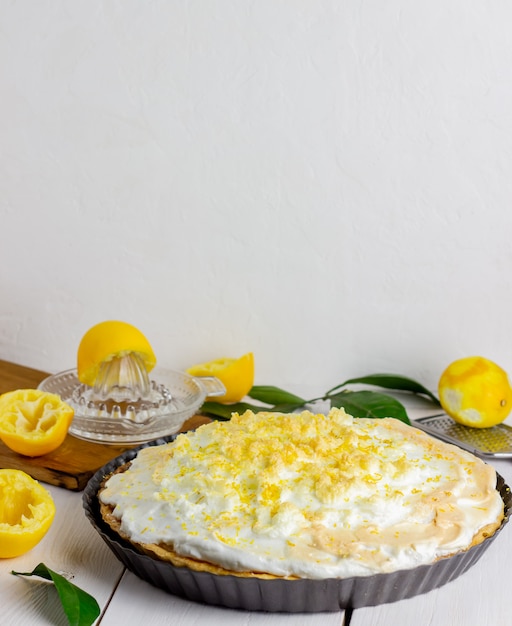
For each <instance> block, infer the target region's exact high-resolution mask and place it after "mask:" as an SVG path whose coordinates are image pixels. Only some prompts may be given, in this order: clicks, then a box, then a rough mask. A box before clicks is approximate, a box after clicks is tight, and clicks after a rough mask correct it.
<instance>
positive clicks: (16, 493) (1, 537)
mask: <svg viewBox="0 0 512 626" xmlns="http://www.w3.org/2000/svg"><path fill="white" fill-rule="evenodd" d="M54 517H55V504H54V502H53V499H52V496H51V494H50V492H49V491H47V490H46V489H45V488H44V487H42V486H41V485H40V484H39V483H38V482H37V480H34V479H33V478H32V477H31V476H29V475H28V474H26V473H25V472H22V471H21V470H15V469H0V558H2V559H10V558H13V557H15V556H20V555H21V554H25V552H28V551H29V550H32V548H33V547H34V546H35V545H36V544H38V543H39V542H40V541H41V539H42V538H43V537H44V536H45V535H46V533H47V532H48V529H49V528H50V526H51V524H52V522H53V518H54Z"/></svg>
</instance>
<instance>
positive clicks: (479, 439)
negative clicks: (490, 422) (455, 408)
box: [412, 413, 512, 459]
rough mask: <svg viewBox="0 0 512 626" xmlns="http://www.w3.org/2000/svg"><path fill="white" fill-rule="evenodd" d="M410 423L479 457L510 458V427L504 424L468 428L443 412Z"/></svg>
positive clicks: (511, 433) (511, 432) (511, 450)
mask: <svg viewBox="0 0 512 626" xmlns="http://www.w3.org/2000/svg"><path fill="white" fill-rule="evenodd" d="M412 425H413V426H417V427H418V428H420V429H421V430H424V431H425V432H426V433H429V434H430V435H433V436H434V437H437V438H438V439H442V440H444V441H447V442H448V443H453V444H455V445H457V446H459V447H460V448H464V449H465V450H468V451H469V452H473V454H476V455H477V456H480V457H484V458H493V459H508V458H512V427H510V426H507V425H506V424H498V425H497V426H491V427H490V428H470V427H469V426H463V425H462V424H457V422H454V421H453V420H452V418H451V417H450V416H449V415H446V413H443V414H442V415H432V416H431V417H420V418H419V419H417V420H414V421H413V422H412Z"/></svg>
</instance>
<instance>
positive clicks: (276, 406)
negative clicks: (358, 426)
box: [201, 374, 440, 424]
mask: <svg viewBox="0 0 512 626" xmlns="http://www.w3.org/2000/svg"><path fill="white" fill-rule="evenodd" d="M347 385H369V386H373V387H381V388H384V389H390V390H394V391H401V392H407V393H412V394H415V395H419V396H422V397H425V398H426V399H427V400H429V401H430V402H432V403H434V404H435V405H436V406H440V402H439V400H438V399H437V398H436V396H435V395H434V394H433V393H432V392H431V391H429V390H428V389H427V388H426V387H424V386H423V385H421V384H420V383H418V382H416V381H415V380H413V379H412V378H407V377H406V376H399V375H397V374H371V375H370V376H363V377H361V378H350V379H349V380H346V381H345V382H343V383H341V384H340V385H336V387H333V388H332V389H330V390H329V391H327V392H326V393H325V395H323V396H320V397H319V398H312V399H310V400H307V399H305V398H301V397H300V396H297V395H295V394H293V393H289V392H288V391H285V390H284V389H280V388H279V387H274V386H271V385H255V386H254V387H253V388H252V389H251V390H250V392H249V394H248V396H249V398H251V399H252V400H255V401H256V402H257V403H258V404H253V403H251V402H236V403H234V404H221V403H220V402H213V401H206V402H205V403H204V404H203V406H202V407H201V412H202V413H203V414H205V415H207V416H209V417H212V418H214V419H218V420H229V419H230V418H231V414H232V413H235V412H236V413H243V412H244V411H246V410H251V411H253V412H254V413H258V412H261V411H275V412H279V413H293V412H294V411H297V410H298V409H301V408H302V407H304V405H306V404H311V403H313V402H317V401H319V400H325V401H329V402H330V405H331V407H337V408H343V409H345V410H346V411H347V413H350V415H352V416H354V417H370V418H382V417H395V418H396V419H399V420H400V421H402V422H405V423H406V424H409V423H410V420H409V417H408V415H407V411H406V409H405V407H404V405H403V404H402V403H401V402H399V401H398V400H397V399H396V398H394V397H392V396H390V395H388V394H385V393H382V392H376V391H370V390H367V389H362V390H356V391H354V390H351V389H347V388H346V387H347Z"/></svg>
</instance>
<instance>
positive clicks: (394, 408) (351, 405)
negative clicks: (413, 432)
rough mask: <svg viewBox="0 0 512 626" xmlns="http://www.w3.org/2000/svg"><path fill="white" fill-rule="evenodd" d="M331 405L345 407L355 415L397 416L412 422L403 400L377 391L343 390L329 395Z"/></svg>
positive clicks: (403, 420)
mask: <svg viewBox="0 0 512 626" xmlns="http://www.w3.org/2000/svg"><path fill="white" fill-rule="evenodd" d="M329 399H330V401H331V406H335V407H337V408H344V409H345V411H346V412H347V413H349V414H350V415H352V416H353V417H375V418H381V417H395V418H396V419H399V420H400V421H401V422H405V423H406V424H410V420H409V417H408V416H407V411H406V410H405V407H404V406H403V404H402V403H401V402H399V401H398V400H396V399H395V398H392V397H391V396H388V395H385V394H383V393H377V392H375V391H348V390H347V391H342V392H340V393H337V394H335V395H332V396H329Z"/></svg>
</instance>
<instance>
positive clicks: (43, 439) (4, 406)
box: [0, 389, 75, 457]
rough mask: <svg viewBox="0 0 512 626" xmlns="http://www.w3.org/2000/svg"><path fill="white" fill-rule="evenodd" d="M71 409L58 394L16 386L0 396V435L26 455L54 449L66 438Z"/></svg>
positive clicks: (13, 447) (71, 415)
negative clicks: (13, 389)
mask: <svg viewBox="0 0 512 626" xmlns="http://www.w3.org/2000/svg"><path fill="white" fill-rule="evenodd" d="M74 413H75V412H74V409H73V408H72V407H71V406H69V404H66V403H65V402H64V401H63V400H62V399H61V397H60V396H58V395H57V394H54V393H48V392H46V391H40V390H39V389H18V390H16V391H8V392H7V393H4V394H2V395H1V396H0V439H1V440H2V441H3V442H4V443H5V445H6V446H7V447H9V448H11V450H14V451H15V452H18V453H19V454H24V455H25V456H31V457H34V456H41V455H43V454H48V453H49V452H53V450H56V449H57V448H58V447H59V446H60V445H61V444H62V442H63V441H64V439H65V438H66V435H67V433H68V430H69V427H70V425H71V422H72V421H73V416H74Z"/></svg>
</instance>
